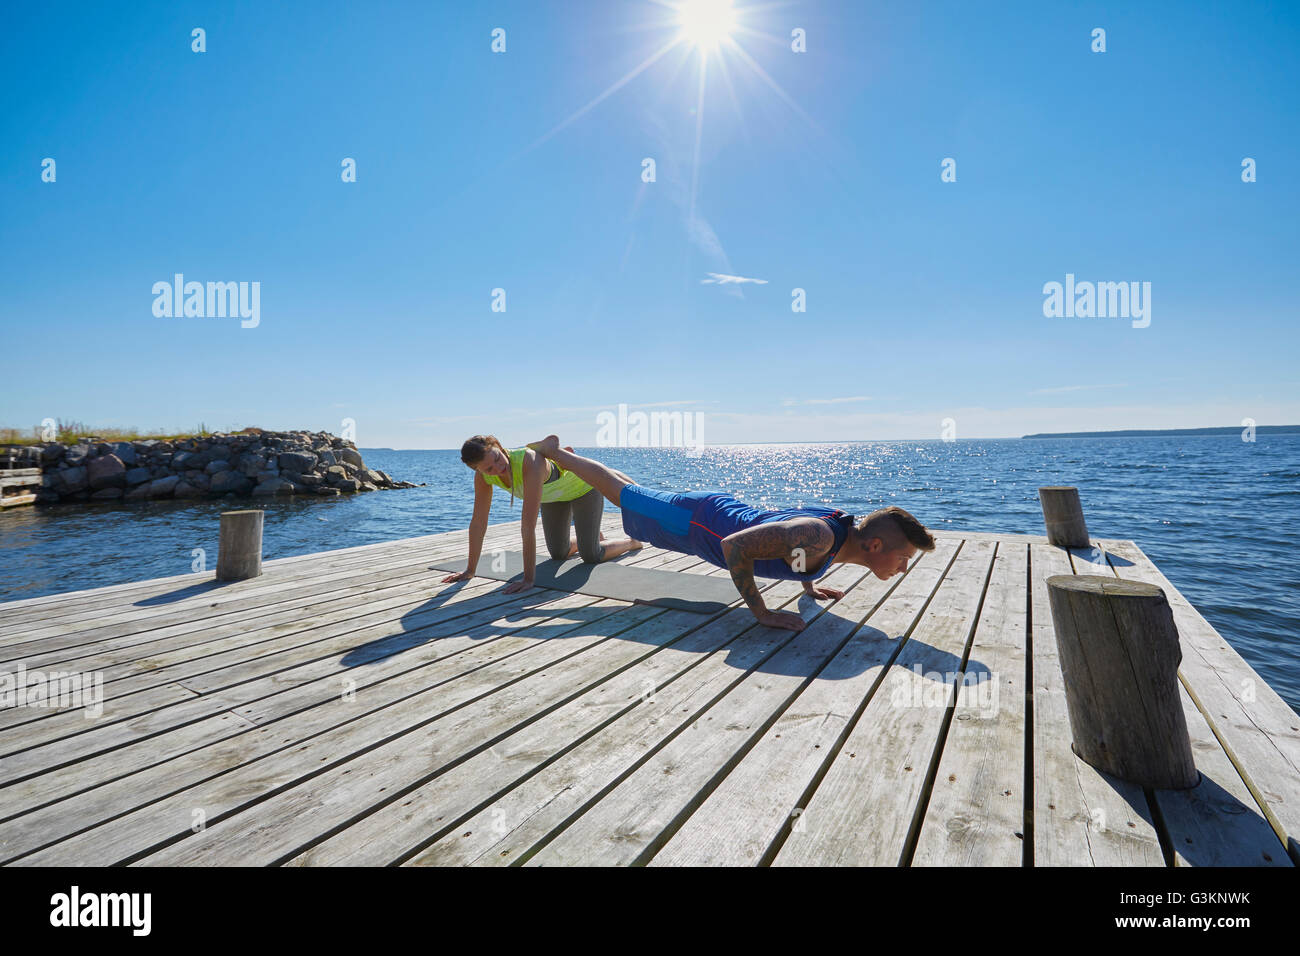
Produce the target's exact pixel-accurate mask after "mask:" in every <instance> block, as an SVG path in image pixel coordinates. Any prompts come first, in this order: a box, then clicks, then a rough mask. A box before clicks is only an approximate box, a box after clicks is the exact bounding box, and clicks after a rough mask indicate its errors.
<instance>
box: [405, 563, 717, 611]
mask: <svg viewBox="0 0 1300 956" xmlns="http://www.w3.org/2000/svg"><path fill="white" fill-rule="evenodd" d="M430 567H432V568H434V569H436V570H439V571H448V572H451V571H464V570H465V558H452V559H449V560H447V561H442V562H439V563H437V564H433V565H430ZM476 573H477V574H478V576H479V577H483V578H492V579H493V580H496V581H511V580H514V579H515V578H520V577H522V576H523V573H524V556H523V554H522V553H521V552H519V551H495V552H489V553H484V554H483V555H481V556H480V557H479V562H478V570H477V572H476ZM533 583H534V584H535V585H537V586H538V587H543V588H554V589H555V590H557V591H572V592H576V593H578V594H590V595H592V596H594V597H603V598H614V599H615V600H619V601H630V602H632V603H634V604H653V605H655V606H656V607H666V608H673V609H674V610H679V611H694V612H696V613H697V614H717V613H718V612H719V611H721V610H723V609H724V608H726V607H727V605H729V604H731V603H732V602H733V601H736V600H738V599H739V597H740V595H739V594H738V593H737V592H736V586H735V585H734V584H732V583H731V579H730V578H725V577H705V576H704V575H702V574H688V573H686V572H684V571H662V570H659V569H658V568H639V567H637V566H636V565H634V564H619V563H618V562H617V561H605V562H602V563H601V564H587V563H585V562H584V561H583V560H582V559H581V558H577V557H574V558H567V559H566V560H564V561H539V562H537V568H536V571H535V573H534V575H533Z"/></svg>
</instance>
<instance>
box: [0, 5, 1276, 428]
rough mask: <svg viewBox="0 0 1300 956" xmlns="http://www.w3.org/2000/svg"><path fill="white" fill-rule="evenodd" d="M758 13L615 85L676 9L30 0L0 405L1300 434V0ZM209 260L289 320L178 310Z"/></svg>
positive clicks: (14, 56) (4, 179) (215, 272)
mask: <svg viewBox="0 0 1300 956" xmlns="http://www.w3.org/2000/svg"><path fill="white" fill-rule="evenodd" d="M735 12H736V21H737V27H736V29H735V30H733V32H732V34H731V38H732V40H733V41H734V43H735V44H736V45H735V46H733V45H732V44H731V43H725V42H724V43H723V45H722V46H721V47H720V48H719V49H718V50H717V51H714V52H710V53H708V54H707V55H702V54H701V51H700V50H699V49H696V48H694V47H693V46H691V44H689V43H685V42H682V43H678V44H676V45H675V46H672V47H671V48H670V49H669V50H668V51H667V52H666V53H664V54H663V55H662V56H661V57H660V58H659V59H658V60H656V61H655V62H653V63H652V64H651V65H649V66H647V67H645V68H644V69H643V70H642V71H641V72H639V73H637V74H636V75H635V76H632V77H631V78H630V79H628V80H627V82H626V83H624V84H623V85H622V86H620V87H618V88H617V89H615V90H614V91H613V92H611V93H609V95H608V96H607V97H606V98H604V99H603V100H601V101H600V102H598V103H597V104H596V105H595V106H593V107H592V108H591V109H589V110H587V111H585V112H581V111H582V109H583V107H584V106H586V105H587V104H589V103H591V102H592V101H593V100H595V99H597V98H598V97H600V96H601V95H602V94H603V93H605V92H606V91H609V90H610V88H611V87H613V86H615V85H616V84H617V83H618V82H619V81H620V79H622V78H625V77H627V76H628V74H629V73H630V72H632V71H634V70H635V69H636V68H637V66H638V65H639V64H642V63H644V61H646V60H647V58H649V57H651V56H652V55H653V54H654V53H655V52H656V51H658V50H661V49H662V48H663V47H665V46H667V45H669V44H670V43H672V41H673V40H674V39H675V38H677V37H678V35H679V24H678V14H677V11H675V10H674V9H672V7H671V6H669V5H666V4H664V3H655V2H640V0H627V2H614V0H592V2H586V0H564V2H558V0H557V2H553V3H548V2H541V0H528V2H518V3H506V2H499V3H494V2H475V3H473V4H468V3H453V2H446V3H441V4H429V3H418V4H417V3H406V4H396V3H394V4H384V3H366V4H355V3H351V4H342V3H338V4H332V3H315V4H310V5H307V4H289V3H274V4H267V3H248V4H185V3H158V4H147V3H133V4H126V5H92V4H86V5H75V4H57V3H55V4H48V5H40V6H39V7H21V8H20V7H16V6H12V5H11V6H9V7H8V8H7V9H6V11H5V12H4V14H3V27H4V29H3V31H0V53H2V54H3V55H2V56H0V79H2V80H3V85H4V89H5V91H6V95H5V101H6V105H5V108H4V110H3V112H0V142H2V143H3V147H4V148H3V149H2V150H0V287H2V288H3V295H2V296H0V327H2V328H3V330H4V333H5V341H6V342H7V343H8V344H9V346H10V348H8V349H6V353H7V354H8V355H9V357H10V358H11V360H13V361H14V362H15V363H16V364H12V365H11V372H10V374H9V375H7V376H6V378H7V384H6V386H5V389H4V398H3V403H2V404H0V425H8V426H13V427H30V426H32V425H35V424H37V423H38V422H40V421H41V420H42V419H44V418H47V417H52V418H63V419H77V420H81V421H85V422H88V423H92V424H96V425H115V426H121V427H131V426H135V427H139V428H142V429H152V428H168V429H173V428H174V429H185V428H189V427H192V426H194V425H195V424H197V423H199V422H204V423H206V424H207V425H208V427H210V428H224V427H241V426H244V425H259V426H262V427H267V428H280V427H306V428H324V429H327V430H331V431H336V432H337V431H338V430H339V429H340V427H341V426H340V422H341V421H342V419H344V418H351V419H353V420H354V421H355V422H356V432H357V438H358V442H359V443H360V444H362V445H363V446H381V445H387V446H393V447H405V448H413V447H414V448H446V447H455V446H458V445H459V444H460V442H461V440H462V439H463V438H464V437H466V436H467V435H469V434H472V433H474V432H478V431H492V432H496V433H497V434H499V435H501V437H502V438H503V439H505V440H506V441H507V442H509V443H512V444H513V443H517V442H522V441H525V440H528V439H531V438H534V437H539V436H540V435H542V434H545V433H546V432H549V431H559V432H560V433H561V434H562V435H563V436H565V437H566V438H569V439H571V440H572V441H573V442H574V443H578V444H590V443H592V441H593V439H594V437H595V434H596V428H597V417H596V416H597V415H598V414H599V412H600V411H602V410H614V409H616V408H617V406H618V405H619V404H620V403H627V404H628V405H629V406H631V408H632V409H633V410H636V409H638V408H640V409H644V410H650V409H674V410H683V411H692V412H698V413H700V414H701V415H702V416H703V418H702V429H703V438H704V440H705V441H706V442H710V443H723V442H761V441H797V440H806V441H815V440H848V439H859V438H860V439H888V438H937V437H939V436H940V428H941V424H940V423H941V421H942V420H943V419H945V418H952V419H953V420H954V421H955V423H956V433H957V437H959V438H974V437H1001V436H1012V435H1020V434H1024V433H1027V432H1033V431H1046V430H1051V431H1063V430H1075V429H1094V428H1151V427H1177V426H1206V425H1238V424H1239V423H1240V422H1241V420H1242V419H1243V418H1247V417H1249V418H1253V419H1255V420H1256V421H1257V422H1259V423H1260V424H1292V423H1297V422H1300V371H1298V370H1297V368H1296V355H1297V353H1298V352H1300V349H1298V348H1297V346H1298V345H1300V332H1298V331H1297V318H1298V315H1297V312H1298V311H1300V307H1298V305H1297V293H1296V289H1295V282H1296V268H1295V266H1296V263H1297V261H1298V260H1300V256H1298V255H1297V253H1300V219H1298V218H1297V215H1296V212H1297V209H1298V208H1300V204H1298V203H1297V200H1298V199H1300V175H1298V171H1297V168H1296V157H1297V155H1300V132H1298V130H1297V122H1296V120H1297V116H1300V109H1298V106H1300V104H1298V103H1297V98H1298V97H1300V82H1297V80H1298V77H1297V72H1298V68H1297V63H1300V57H1298V56H1297V53H1298V52H1300V7H1297V6H1296V5H1294V4H1283V3H1276V4H1270V3H1250V4H1213V5H1211V4H1192V3H1170V4H1154V3H1153V4H1142V5H1140V8H1138V7H1137V5H1132V4H1119V3H1116V4H1091V3H1071V4H1042V3H1015V4H1011V3H1008V4H997V5H992V4H989V5H985V4H971V3H916V4H914V3H870V2H853V3H849V2H845V3H831V2H823V3H784V4H782V3H770V2H765V3H746V2H744V0H737V2H736V3H735ZM195 27H202V28H203V29H204V30H205V31H206V45H207V50H206V52H204V53H195V52H192V51H191V30H192V29H193V28H195ZM498 27H499V28H501V29H504V30H505V31H506V34H505V35H506V52H504V53H493V52H492V50H491V44H492V36H491V32H492V30H493V29H494V28H498ZM1096 27H1101V28H1104V29H1105V30H1106V46H1107V50H1106V52H1105V53H1094V52H1092V50H1091V48H1090V47H1091V43H1092V40H1091V33H1092V30H1093V29H1094V28H1096ZM796 28H797V29H802V30H804V31H805V34H806V47H807V52H804V53H795V52H793V51H792V50H791V39H790V37H791V31H792V30H795V29H796ZM740 50H743V51H744V52H743V54H742V53H740V52H739V51H740ZM702 63H703V64H704V68H705V76H704V92H703V95H702V98H701V94H700V69H701V64H702ZM701 107H702V115H701ZM574 114H579V115H577V116H576V118H574ZM568 119H571V122H568V123H567V124H565V121H566V120H568ZM556 127H560V128H559V129H556ZM697 130H698V133H699V137H698V146H697ZM548 134H549V135H548ZM697 153H698V162H697V160H696V156H697ZM46 157H50V158H53V159H54V160H55V162H56V164H57V165H56V174H57V175H56V180H55V182H53V183H49V182H42V178H41V173H42V161H43V160H44V159H45V158H46ZM345 157H351V158H353V159H355V160H356V164H357V166H356V168H357V181H356V182H355V183H344V182H342V181H341V177H340V168H341V167H340V164H341V162H342V160H343V159H344V158H345ZM646 157H650V158H653V159H654V160H655V162H656V181H655V182H653V183H643V182H642V160H643V159H644V158H646ZM947 157H951V158H953V159H955V161H956V170H957V181H956V182H951V183H945V182H942V181H941V179H940V172H941V167H940V164H941V161H942V160H943V159H945V158H947ZM1244 157H1251V158H1253V159H1254V160H1255V161H1256V163H1257V176H1258V181H1257V182H1254V183H1243V182H1242V181H1241V162H1242V159H1243V158H1244ZM692 197H693V198H692ZM692 209H693V212H692ZM178 272H179V273H183V274H184V276H185V277H186V279H187V280H195V281H200V282H207V281H246V282H254V281H256V282H259V283H260V316H259V323H258V325H257V326H256V327H255V328H243V327H241V323H240V321H239V320H238V319H231V318H215V317H158V316H155V315H154V311H153V305H154V295H153V292H152V291H151V290H152V288H153V285H154V283H155V282H159V281H171V279H172V276H173V275H174V274H175V273H178ZM710 273H721V274H728V275H738V276H744V277H750V278H759V279H763V280H765V283H766V284H761V285H760V284H756V283H747V284H743V285H739V286H737V285H719V284H713V283H704V282H702V281H701V280H704V279H706V278H708V277H709V274H710ZM1067 273H1071V274H1074V275H1075V276H1076V277H1077V279H1078V280H1079V281H1084V280H1091V281H1125V282H1128V281H1137V282H1150V283H1151V290H1152V291H1151V322H1150V325H1149V326H1148V327H1146V328H1133V327H1132V326H1131V323H1130V322H1129V321H1128V320H1127V319H1124V318H1116V317H1108V318H1048V317H1045V316H1044V315H1043V300H1044V295H1043V292H1042V288H1043V285H1044V283H1047V282H1051V281H1058V282H1063V281H1064V279H1065V276H1066V274H1067ZM495 288H502V289H504V290H505V293H506V307H507V311H506V312H505V313H494V312H493V311H492V310H491V305H492V290H493V289H495ZM795 288H801V289H804V290H805V294H806V302H807V311H806V312H804V313H795V312H792V310H791V301H792V299H791V293H792V290H793V289H795Z"/></svg>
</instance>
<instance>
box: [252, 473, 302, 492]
mask: <svg viewBox="0 0 1300 956" xmlns="http://www.w3.org/2000/svg"><path fill="white" fill-rule="evenodd" d="M253 494H255V495H291V494H293V482H292V481H286V480H285V479H283V478H279V477H275V478H268V479H266V480H265V481H263V482H262V483H261V484H259V485H258V486H257V487H256V488H254V489H253Z"/></svg>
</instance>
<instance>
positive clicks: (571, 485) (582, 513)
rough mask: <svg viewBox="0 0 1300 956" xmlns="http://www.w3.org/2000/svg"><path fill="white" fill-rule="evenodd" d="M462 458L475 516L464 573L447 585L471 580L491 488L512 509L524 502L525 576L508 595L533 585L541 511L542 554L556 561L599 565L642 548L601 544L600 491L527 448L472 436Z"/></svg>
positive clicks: (623, 543) (624, 542) (628, 541)
mask: <svg viewBox="0 0 1300 956" xmlns="http://www.w3.org/2000/svg"><path fill="white" fill-rule="evenodd" d="M561 450H564V449H561ZM568 450H569V451H572V449H568ZM460 460H461V461H463V462H464V463H465V464H466V465H468V466H469V467H470V468H472V469H473V470H474V515H473V517H472V518H470V522H469V560H468V561H467V562H466V566H465V570H464V571H461V572H460V573H459V574H449V575H447V577H445V578H443V579H442V580H443V583H445V584H450V583H451V582H453V581H468V580H469V579H470V578H472V577H473V576H474V570H475V569H476V568H477V567H478V559H479V554H480V553H481V551H482V549H483V535H484V534H486V533H487V526H488V511H489V510H490V509H491V507H492V488H493V487H494V486H495V487H497V488H504V489H506V491H508V492H510V502H511V504H512V505H513V504H514V499H515V498H523V500H524V504H523V517H522V519H521V524H520V535H521V537H522V538H523V557H524V576H523V580H521V581H514V582H511V583H510V584H507V585H506V587H505V593H506V594H514V593H516V592H519V591H526V590H528V589H529V588H531V587H532V586H533V575H534V573H535V571H536V568H537V514H538V510H539V509H540V510H541V515H542V535H543V536H544V537H545V539H546V550H547V551H549V552H550V555H551V557H552V558H554V559H555V560H556V561H562V560H564V559H565V558H567V557H569V556H571V555H573V554H580V555H581V556H582V560H583V561H585V562H587V563H588V564H599V563H600V562H601V561H608V560H610V559H611V558H616V557H618V556H619V555H620V554H625V553H627V552H628V551H635V550H637V549H639V548H640V547H641V542H639V541H633V540H632V539H630V538H622V539H619V540H618V541H605V540H604V537H605V536H604V535H603V534H601V533H600V519H601V515H602V513H603V512H604V510H605V500H604V498H603V497H601V494H600V492H598V491H596V490H595V489H594V488H592V487H591V485H589V484H587V483H586V482H585V481H583V480H582V479H581V478H579V477H578V476H577V475H575V474H573V473H572V472H569V471H566V470H565V469H563V468H561V467H560V466H559V465H557V464H555V463H553V462H551V461H548V460H547V459H546V458H544V457H543V456H542V455H539V454H538V453H537V452H535V451H533V450H532V449H531V448H515V449H512V450H510V451H507V450H506V449H505V447H504V446H503V445H502V444H501V442H500V441H498V440H497V438H496V436H494V435H475V436H474V437H473V438H470V439H468V440H466V442H465V444H464V445H462V446H461V449H460ZM624 477H625V478H626V476H624ZM628 480H629V481H630V480H631V479H628ZM570 523H572V525H573V528H574V532H575V537H574V538H573V539H572V540H571V539H570V537H569V525H570Z"/></svg>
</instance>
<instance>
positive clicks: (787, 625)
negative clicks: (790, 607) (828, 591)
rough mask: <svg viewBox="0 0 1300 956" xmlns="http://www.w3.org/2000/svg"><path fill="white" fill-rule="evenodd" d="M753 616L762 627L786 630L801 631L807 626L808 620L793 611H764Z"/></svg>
mask: <svg viewBox="0 0 1300 956" xmlns="http://www.w3.org/2000/svg"><path fill="white" fill-rule="evenodd" d="M754 617H755V618H757V619H758V623H759V624H762V625H763V626H764V627H779V628H782V629H783V630H787V631H802V630H803V629H804V628H805V627H807V626H808V622H807V621H805V620H804V619H803V618H801V617H800V616H799V615H798V614H795V613H794V612H793V611H764V612H763V613H762V614H755V615H754Z"/></svg>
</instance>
